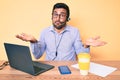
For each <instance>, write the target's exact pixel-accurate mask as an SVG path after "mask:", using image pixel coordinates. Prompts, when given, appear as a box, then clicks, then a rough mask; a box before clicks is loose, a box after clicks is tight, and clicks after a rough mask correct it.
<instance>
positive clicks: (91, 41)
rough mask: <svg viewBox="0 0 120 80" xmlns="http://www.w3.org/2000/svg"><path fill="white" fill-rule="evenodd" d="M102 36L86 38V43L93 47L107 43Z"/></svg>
mask: <svg viewBox="0 0 120 80" xmlns="http://www.w3.org/2000/svg"><path fill="white" fill-rule="evenodd" d="M99 39H100V36H97V37H94V38H89V39H87V40H86V42H85V45H87V46H93V47H98V46H104V45H105V44H107V42H105V41H101V40H99Z"/></svg>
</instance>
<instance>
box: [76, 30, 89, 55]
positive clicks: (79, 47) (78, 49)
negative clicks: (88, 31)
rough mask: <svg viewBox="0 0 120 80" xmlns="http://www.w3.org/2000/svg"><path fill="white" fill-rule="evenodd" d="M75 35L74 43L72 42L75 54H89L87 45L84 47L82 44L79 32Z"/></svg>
mask: <svg viewBox="0 0 120 80" xmlns="http://www.w3.org/2000/svg"><path fill="white" fill-rule="evenodd" d="M75 34H76V36H75V41H74V48H75V51H76V53H77V54H78V53H80V52H86V53H89V52H90V48H89V45H84V44H83V43H82V40H81V37H80V33H79V31H78V30H77V31H76V33H75Z"/></svg>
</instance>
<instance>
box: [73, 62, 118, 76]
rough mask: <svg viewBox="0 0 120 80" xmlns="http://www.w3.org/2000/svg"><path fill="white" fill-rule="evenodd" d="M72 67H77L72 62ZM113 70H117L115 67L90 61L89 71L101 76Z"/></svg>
mask: <svg viewBox="0 0 120 80" xmlns="http://www.w3.org/2000/svg"><path fill="white" fill-rule="evenodd" d="M72 67H74V68H76V69H79V67H78V64H74V65H72ZM115 70H117V68H114V67H110V66H105V65H101V64H97V63H94V62H90V70H89V72H90V73H93V74H95V75H98V76H101V77H106V76H107V75H109V74H110V73H112V72H113V71H115Z"/></svg>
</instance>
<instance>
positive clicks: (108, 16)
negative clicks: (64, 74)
mask: <svg viewBox="0 0 120 80" xmlns="http://www.w3.org/2000/svg"><path fill="white" fill-rule="evenodd" d="M56 2H65V3H66V4H68V5H69V7H70V12H71V15H70V18H71V20H70V21H69V22H68V24H70V25H72V26H75V27H77V28H79V30H80V33H81V37H82V39H83V41H84V40H85V39H87V38H90V37H95V36H101V40H104V41H106V42H107V43H108V44H107V45H105V46H102V47H91V52H90V53H91V55H92V59H93V60H120V47H119V46H120V0H0V60H6V59H7V57H6V53H5V49H4V45H3V43H4V42H10V43H15V44H21V45H28V46H29V42H24V41H21V40H19V39H17V38H15V35H16V34H19V33H22V32H25V33H28V34H32V35H34V36H35V37H36V38H37V39H38V38H39V35H40V32H41V31H42V30H43V29H44V28H46V27H48V26H49V25H51V12H52V8H53V5H54V4H55V3H56ZM32 58H33V59H34V57H33V55H32ZM43 58H44V57H42V59H41V60H43Z"/></svg>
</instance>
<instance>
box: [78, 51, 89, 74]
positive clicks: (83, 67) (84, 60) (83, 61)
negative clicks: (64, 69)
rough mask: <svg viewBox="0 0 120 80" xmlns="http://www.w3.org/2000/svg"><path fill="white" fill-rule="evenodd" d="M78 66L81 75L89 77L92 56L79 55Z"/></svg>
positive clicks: (86, 54)
mask: <svg viewBox="0 0 120 80" xmlns="http://www.w3.org/2000/svg"><path fill="white" fill-rule="evenodd" d="M77 56H78V64H79V69H80V74H81V75H88V71H89V68H90V54H89V53H79V54H78V55H77Z"/></svg>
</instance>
